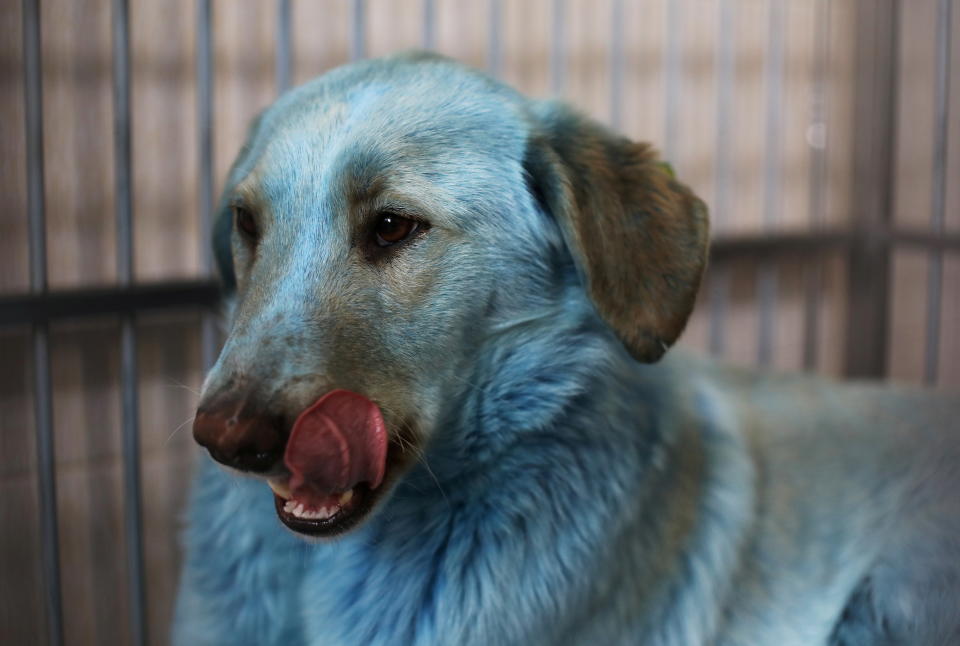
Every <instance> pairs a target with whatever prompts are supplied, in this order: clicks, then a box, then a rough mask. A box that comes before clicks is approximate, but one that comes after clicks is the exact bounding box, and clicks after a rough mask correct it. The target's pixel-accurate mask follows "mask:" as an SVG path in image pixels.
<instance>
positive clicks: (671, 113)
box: [663, 1, 683, 164]
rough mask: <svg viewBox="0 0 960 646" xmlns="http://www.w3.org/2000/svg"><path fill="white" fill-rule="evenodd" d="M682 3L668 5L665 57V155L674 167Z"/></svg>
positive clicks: (677, 142) (680, 56)
mask: <svg viewBox="0 0 960 646" xmlns="http://www.w3.org/2000/svg"><path fill="white" fill-rule="evenodd" d="M680 6H681V3H680V2H677V1H674V2H668V3H667V25H666V28H667V36H666V38H667V42H666V53H665V54H664V57H663V77H664V92H663V95H664V110H665V112H664V121H663V152H664V155H665V156H666V158H667V161H669V162H670V163H672V164H676V163H677V156H678V154H679V150H678V147H679V138H680V116H679V110H680V73H681V71H682V69H681V67H682V64H683V57H682V53H681V51H680V38H681V36H682V33H681V31H682V27H683V25H682V21H683V16H682V14H681V11H680Z"/></svg>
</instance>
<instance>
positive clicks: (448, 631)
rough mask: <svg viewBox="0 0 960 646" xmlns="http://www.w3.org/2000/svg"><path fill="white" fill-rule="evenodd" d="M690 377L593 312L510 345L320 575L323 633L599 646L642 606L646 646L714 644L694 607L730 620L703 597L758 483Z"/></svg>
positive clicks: (725, 568) (512, 338) (535, 330)
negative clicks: (642, 356)
mask: <svg viewBox="0 0 960 646" xmlns="http://www.w3.org/2000/svg"><path fill="white" fill-rule="evenodd" d="M532 357H536V361H535V362H531V361H530V359H531V358H532ZM683 372H684V371H683V370H680V369H678V368H677V367H676V366H673V365H671V362H667V364H666V365H658V366H643V365H640V364H637V363H636V362H634V361H632V360H631V359H630V358H629V356H628V355H627V354H626V352H625V351H624V350H623V349H622V348H621V347H620V346H619V344H618V343H617V341H616V340H615V339H614V338H613V336H612V334H611V333H610V332H609V331H608V330H606V329H605V328H604V327H603V326H602V324H600V323H599V321H597V320H596V318H595V317H592V316H591V313H590V311H589V310H588V309H581V310H579V312H578V316H571V317H567V318H566V319H564V324H563V325H556V322H554V324H553V325H552V326H550V327H549V328H541V327H540V326H537V325H535V324H533V325H530V326H527V327H524V326H516V327H515V329H513V330H511V332H510V333H509V334H503V335H501V336H500V338H498V339H497V340H496V342H495V343H491V344H490V345H489V346H488V347H487V348H486V352H485V353H484V356H483V359H482V360H481V361H480V362H479V363H478V368H477V370H476V372H475V373H474V374H472V375H470V377H469V379H466V380H465V384H464V388H463V389H462V390H461V392H462V393H463V394H464V396H463V398H462V399H461V400H460V401H458V402H455V404H456V405H452V406H450V407H449V410H450V413H449V417H448V419H446V420H444V423H445V425H444V426H443V427H442V428H443V430H442V431H441V432H440V433H439V434H438V436H437V437H435V438H434V441H433V442H432V443H431V444H430V445H429V446H428V447H427V451H426V453H425V455H424V456H423V460H422V461H421V462H420V463H419V464H418V465H417V466H416V467H415V468H414V469H413V470H412V472H411V473H410V474H408V476H407V477H406V478H405V480H404V481H403V482H402V483H400V485H399V486H398V487H397V489H396V491H395V493H394V494H393V496H392V497H391V499H390V500H389V501H387V504H386V505H385V508H384V509H383V510H382V511H381V513H380V514H378V515H377V516H376V517H375V518H373V519H372V520H371V522H370V523H369V524H368V525H367V526H366V527H364V528H362V529H361V530H360V531H359V532H357V533H355V534H354V535H352V536H349V537H347V538H345V539H344V540H343V541H342V542H340V543H337V544H334V545H332V546H330V549H329V550H327V555H329V559H327V560H329V568H328V569H324V568H319V569H317V568H315V569H314V570H315V571H318V572H324V573H325V580H324V581H322V582H316V581H315V582H313V583H314V584H316V585H310V584H308V585H307V587H306V589H309V590H313V591H316V590H318V589H324V590H327V591H329V595H328V594H326V593H324V594H323V598H322V599H320V600H317V605H316V606H314V607H321V608H324V609H325V610H324V611H323V612H321V613H320V615H319V616H318V617H320V616H322V618H318V620H319V621H321V623H323V622H329V621H334V620H335V621H337V622H338V623H339V622H342V623H341V627H342V628H343V629H344V630H346V631H348V632H345V633H344V639H345V643H368V644H379V643H397V642H396V639H397V629H398V626H406V627H407V628H408V633H407V637H408V639H405V640H403V641H404V643H411V644H414V643H424V644H427V643H526V644H535V643H606V641H607V639H606V637H608V636H605V635H604V634H602V632H601V633H595V632H591V631H592V630H594V629H595V628H596V627H598V626H599V627H601V628H602V627H603V626H611V627H613V626H617V627H618V630H622V627H623V626H624V625H625V624H626V625H629V624H630V622H631V621H633V622H636V621H639V620H637V619H635V618H631V617H629V616H623V615H622V614H621V609H623V608H633V609H635V608H637V607H638V603H639V604H640V605H645V606H646V607H647V608H648V610H649V612H645V613H642V614H641V615H637V616H642V617H644V623H642V624H641V623H637V624H636V626H635V628H636V631H637V632H636V634H637V635H647V636H648V637H649V638H650V643H654V644H684V643H700V642H704V641H706V638H707V636H708V635H709V634H711V633H712V632H713V630H714V629H715V627H716V624H717V622H718V621H719V618H718V617H716V616H713V615H708V614H707V611H706V610H696V608H701V609H707V608H717V607H720V606H721V605H722V604H719V603H717V602H716V601H715V599H708V598H707V597H716V596H718V595H723V594H725V593H726V591H727V588H726V581H728V580H729V578H730V571H731V570H732V569H733V568H734V567H736V564H737V561H738V558H737V555H738V552H739V549H740V537H741V536H742V534H743V532H744V530H745V528H746V526H747V524H748V523H749V522H750V514H751V510H752V502H750V501H751V498H750V496H749V495H748V493H749V491H750V490H751V484H752V483H751V478H752V472H751V470H750V466H749V465H748V464H744V463H743V462H742V458H740V457H737V456H741V455H743V454H744V453H743V452H742V451H741V449H742V447H739V446H737V442H738V439H737V438H736V437H734V436H732V435H729V434H728V433H727V432H726V431H725V430H724V429H723V428H721V426H722V425H723V424H722V417H723V412H722V411H716V410H714V409H712V408H711V406H712V405H713V404H712V401H713V400H712V399H711V397H710V394H709V392H705V391H702V390H700V391H698V390H697V388H687V387H682V388H681V387H680V386H678V383H679V379H678V377H679V373H683ZM689 397H694V398H697V401H695V402H694V403H693V406H687V407H683V406H677V404H676V402H677V401H678V400H680V399H683V398H689ZM668 402H673V403H672V404H670V405H668ZM684 408H686V409H687V410H695V409H700V410H701V411H703V413H704V417H703V418H701V419H693V418H682V417H681V413H680V411H681V410H683V409H684ZM666 429H672V430H671V431H669V433H668V431H667V430H666ZM731 490H736V493H735V494H733V495H731V494H732V492H731ZM743 501H746V502H743ZM694 519H697V520H696V521H695V520H694ZM704 519H705V520H704ZM703 545H712V546H713V547H711V549H709V550H707V549H702V546H703ZM717 545H720V546H722V547H721V548H720V549H717V547H716V546H717ZM698 546H699V547H698ZM324 549H325V548H324ZM653 554H656V556H655V557H651V555H653ZM691 554H698V555H699V556H698V557H697V560H696V561H694V560H692V557H690V556H689V555H691ZM321 558H323V557H321ZM617 572H622V574H621V575H619V576H618V575H617V574H616V573H617ZM594 573H603V574H602V576H594ZM327 575H329V576H327ZM611 581H615V582H616V584H615V585H612V586H611ZM668 581H670V582H671V583H670V584H668V583H667V582H668ZM598 586H607V587H605V588H604V589H602V590H601V589H598ZM384 590H392V591H393V592H392V593H389V592H388V593H386V594H385V593H384ZM625 595H627V596H629V597H630V602H629V603H621V602H620V601H622V600H624V599H623V597H624V596H625ZM586 599H592V600H594V602H595V601H596V600H597V599H602V600H603V602H602V604H600V605H599V606H597V605H593V606H590V607H586V606H584V605H583V602H584V600H586ZM691 608H693V610H691ZM327 611H329V612H327ZM598 615H609V617H608V618H607V620H602V619H601V620H599V621H598ZM692 616H698V617H700V619H701V621H700V622H690V621H689V617H692ZM672 617H685V618H686V619H685V620H684V621H683V622H682V623H681V622H679V621H672V620H671V618H672ZM319 627H320V626H319V625H318V628H319ZM329 627H330V626H329V624H328V625H326V628H329ZM577 631H582V632H577ZM308 634H309V633H308ZM619 634H621V635H622V633H619Z"/></svg>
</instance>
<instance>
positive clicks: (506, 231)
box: [173, 54, 960, 646]
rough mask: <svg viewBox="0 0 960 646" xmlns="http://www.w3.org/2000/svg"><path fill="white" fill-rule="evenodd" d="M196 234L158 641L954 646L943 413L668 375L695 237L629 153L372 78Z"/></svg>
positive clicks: (344, 80)
mask: <svg viewBox="0 0 960 646" xmlns="http://www.w3.org/2000/svg"><path fill="white" fill-rule="evenodd" d="M214 228H215V233H214V238H215V244H216V252H217V254H216V255H217V260H218V264H219V269H220V272H221V275H222V278H223V283H224V288H225V291H226V293H227V296H228V301H229V303H231V305H230V307H231V309H230V312H229V315H228V318H229V320H230V329H229V335H228V337H227V339H226V342H225V345H224V348H223V350H222V353H221V354H220V356H219V359H218V360H217V362H216V364H215V366H214V367H213V368H212V370H211V371H210V373H209V375H208V376H207V378H206V381H205V383H204V387H203V391H202V396H201V400H200V404H199V407H198V412H197V417H196V419H195V422H194V427H193V432H194V437H195V438H196V440H197V442H198V443H199V444H200V445H202V446H203V447H204V448H206V449H207V450H208V452H209V454H210V456H211V457H212V458H213V459H212V460H208V459H204V460H203V462H202V464H201V466H200V468H199V473H198V475H197V479H196V481H195V485H194V489H193V492H192V497H191V502H190V509H189V512H188V527H187V529H186V533H185V548H186V549H185V552H186V555H185V565H184V569H183V573H182V577H181V587H180V592H179V598H178V602H177V608H176V612H175V620H174V627H173V632H174V641H175V642H176V643H178V644H184V645H191V646H194V645H200V644H231V645H238V644H256V645H258V646H263V645H270V644H278V645H279V644H283V645H285V646H286V645H290V644H308V645H316V646H320V645H324V646H356V645H365V646H377V645H384V646H387V645H389V646H396V645H428V644H429V645H458V646H466V645H484V646H488V645H501V644H502V645H512V644H518V645H540V644H544V645H546V644H564V645H566V644H571V645H591V646H592V645H608V644H645V645H656V646H691V645H693V646H697V645H717V646H721V645H722V646H734V645H748V646H749V645H778V646H783V645H792V644H797V645H804V646H806V645H810V644H816V645H820V644H829V645H832V646H841V645H843V646H860V645H865V644H884V645H888V644H889V645H892V644H904V645H906V644H909V645H911V646H918V645H947V644H960V426H958V421H957V420H958V418H960V405H958V401H957V398H955V397H949V396H946V395H942V394H941V395H935V394H932V393H926V392H922V391H909V390H898V389H893V388H890V387H886V386H881V385H870V384H847V385H842V384H839V383H835V382H832V381H828V380H825V379H819V378H814V377H808V376H772V375H757V374H754V373H752V372H749V371H744V370H737V369H733V368H728V367H725V366H722V365H720V364H718V363H716V362H714V361H711V360H709V359H705V358H697V357H695V356H690V355H686V354H684V353H682V352H680V351H671V352H670V353H669V355H667V356H666V357H664V356H663V355H664V353H665V352H666V351H667V349H668V348H669V347H670V346H671V345H672V344H673V343H674V342H675V341H676V340H677V337H678V336H679V335H680V333H681V332H682V330H683V328H684V325H685V323H686V320H687V318H688V316H689V315H690V312H691V309H692V308H693V304H694V300H695V296H696V293H697V289H698V286H699V283H700V279H701V275H702V273H703V271H704V266H705V263H706V260H707V247H708V217H707V210H706V208H705V206H704V204H703V203H702V202H701V201H700V200H699V199H698V198H697V197H696V196H695V195H694V194H693V193H692V192H691V191H690V190H689V189H688V188H687V187H686V186H684V185H683V184H681V183H680V182H679V181H678V180H677V179H676V178H675V177H674V175H673V172H672V170H671V169H670V167H669V166H668V165H666V164H664V163H662V162H660V161H658V159H657V155H656V153H655V152H654V150H653V149H652V148H650V147H649V146H647V145H644V144H638V143H633V142H631V141H629V140H627V139H625V138H622V137H619V136H617V135H615V134H613V133H612V132H610V131H609V130H607V129H606V128H604V127H603V126H601V125H599V124H597V123H595V122H594V121H592V120H590V119H589V118H586V117H584V116H581V115H580V114H578V113H577V112H575V111H574V110H572V109H570V108H568V107H566V106H564V105H563V104H561V103H558V102H554V101H538V100H530V99H527V98H525V97H523V96H521V95H520V94H518V93H517V92H515V91H513V90H512V89H510V88H508V87H506V86H504V85H502V84H500V83H498V82H496V81H494V80H492V79H490V78H487V77H486V76H484V75H483V74H481V73H479V72H476V71H472V70H470V69H468V68H466V67H464V66H461V65H460V64H457V63H455V62H453V61H450V60H448V59H445V58H442V57H439V56H435V55H428V54H407V55H401V56H396V57H392V58H387V59H382V60H368V61H362V62H357V63H353V64H350V65H348V66H345V67H342V68H338V69H336V70H334V71H331V72H329V73H327V74H326V75H324V76H322V77H320V78H319V79H317V80H315V81H313V82H311V83H308V84H306V85H304V86H302V87H299V88H297V89H295V90H293V91H291V92H289V93H287V94H285V95H283V96H282V97H280V98H279V99H278V100H277V102H276V103H275V104H274V105H273V106H272V107H270V108H268V109H267V110H266V111H265V112H264V113H263V114H262V115H261V116H260V117H258V118H257V119H256V121H255V122H254V124H253V125H252V127H251V130H250V133H249V137H248V139H247V141H246V144H245V145H244V147H243V149H242V150H241V152H240V154H239V156H238V157H237V159H236V162H235V163H234V165H233V167H232V169H231V171H230V173H229V177H228V181H227V183H226V189H225V192H224V196H223V199H222V203H221V207H220V211H219V212H218V215H217V220H216V223H215V227H214ZM216 463H220V464H216ZM238 473H240V474H245V475H247V476H251V477H246V478H241V477H238Z"/></svg>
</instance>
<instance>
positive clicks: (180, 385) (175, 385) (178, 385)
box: [167, 379, 200, 397]
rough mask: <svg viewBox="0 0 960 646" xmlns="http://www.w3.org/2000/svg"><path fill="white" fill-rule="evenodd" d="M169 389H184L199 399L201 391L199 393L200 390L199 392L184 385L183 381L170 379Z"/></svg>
mask: <svg viewBox="0 0 960 646" xmlns="http://www.w3.org/2000/svg"><path fill="white" fill-rule="evenodd" d="M167 388H183V389H184V390H186V391H188V392H190V393H193V394H194V395H196V396H197V397H199V396H200V391H199V390H197V389H196V388H193V387H191V386H188V385H187V384H185V383H183V382H182V381H178V380H176V379H170V383H168V384H167Z"/></svg>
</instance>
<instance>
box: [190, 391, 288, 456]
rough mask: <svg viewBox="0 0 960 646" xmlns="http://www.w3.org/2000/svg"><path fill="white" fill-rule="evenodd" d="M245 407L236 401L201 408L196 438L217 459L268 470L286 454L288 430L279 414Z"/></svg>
mask: <svg viewBox="0 0 960 646" xmlns="http://www.w3.org/2000/svg"><path fill="white" fill-rule="evenodd" d="M244 409H245V407H244V406H242V405H238V404H237V403H236V401H234V402H229V401H228V402H226V403H223V404H214V405H212V406H208V407H202V408H200V409H199V410H198V411H197V416H196V418H195V419H194V421H193V437H194V439H195V440H196V441H197V443H198V444H199V445H200V446H202V447H204V448H205V449H207V451H209V452H210V456H211V457H212V458H213V459H214V460H216V461H217V462H220V463H222V464H225V465H227V466H229V467H233V468H235V469H240V470H242V471H251V472H254V473H264V472H266V471H269V470H270V469H271V468H273V467H274V466H275V465H276V464H277V463H278V462H279V461H280V459H281V458H282V457H283V449H284V433H283V430H282V429H281V427H280V424H279V421H278V420H277V419H276V418H275V417H272V416H269V415H263V414H252V413H249V412H246V411H245V410H244Z"/></svg>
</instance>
